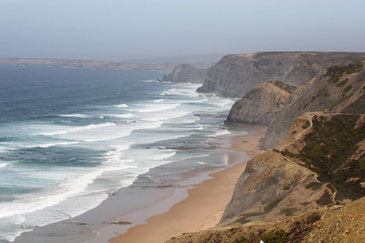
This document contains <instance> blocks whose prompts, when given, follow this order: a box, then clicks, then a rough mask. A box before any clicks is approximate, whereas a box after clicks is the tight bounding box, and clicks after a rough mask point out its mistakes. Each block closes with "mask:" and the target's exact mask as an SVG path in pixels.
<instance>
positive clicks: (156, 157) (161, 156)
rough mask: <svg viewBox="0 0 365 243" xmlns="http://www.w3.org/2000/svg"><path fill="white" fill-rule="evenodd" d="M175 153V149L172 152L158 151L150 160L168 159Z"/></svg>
mask: <svg viewBox="0 0 365 243" xmlns="http://www.w3.org/2000/svg"><path fill="white" fill-rule="evenodd" d="M175 155H176V151H174V152H168V153H160V154H157V155H154V156H152V158H151V159H152V160H155V161H156V160H164V159H168V158H171V157H174V156H175Z"/></svg>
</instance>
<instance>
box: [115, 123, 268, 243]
mask: <svg viewBox="0 0 365 243" xmlns="http://www.w3.org/2000/svg"><path fill="white" fill-rule="evenodd" d="M244 130H246V131H247V132H248V134H247V135H244V136H238V137H235V138H234V141H233V142H232V147H231V148H229V149H232V150H237V151H245V152H247V153H248V154H249V155H250V157H251V158H252V157H254V156H256V155H257V154H259V153H262V152H263V151H262V150H259V148H258V146H259V141H260V138H261V137H262V136H263V135H264V133H265V128H264V127H261V126H250V127H245V128H244ZM230 160H231V158H229V162H230ZM232 160H233V158H232ZM246 162H247V161H242V162H241V163H238V164H236V165H234V166H232V167H229V168H227V169H224V170H222V171H219V172H217V173H214V174H211V177H212V179H208V180H206V181H204V182H202V183H200V184H197V185H194V186H193V188H192V189H189V190H188V198H186V199H185V200H183V201H181V202H179V203H177V204H176V205H174V206H172V208H171V209H170V210H169V211H168V212H167V213H163V214H160V215H156V216H153V217H151V218H149V219H147V222H148V223H147V224H143V225H137V226H135V227H132V228H131V229H129V230H128V231H127V232H126V233H125V234H123V235H120V236H117V237H115V238H113V239H110V240H109V241H110V242H111V243H144V242H146V243H147V242H148V243H161V242H165V241H166V240H168V239H170V238H172V237H174V236H178V235H180V234H182V233H184V232H192V231H198V230H203V229H208V228H210V227H214V226H215V225H216V224H217V223H218V222H219V219H220V218H221V215H222V213H223V210H224V208H225V207H226V205H227V204H228V202H229V201H230V199H231V197H232V193H233V189H234V186H235V184H236V182H237V179H238V178H239V176H240V175H241V174H242V172H243V171H244V169H245V167H246Z"/></svg>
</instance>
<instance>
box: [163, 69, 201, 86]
mask: <svg viewBox="0 0 365 243" xmlns="http://www.w3.org/2000/svg"><path fill="white" fill-rule="evenodd" d="M206 75H207V69H198V68H195V67H193V66H192V65H190V64H179V65H177V66H176V67H175V68H174V69H173V70H172V71H171V72H170V73H169V74H168V75H167V76H165V77H164V78H163V80H164V81H172V82H189V83H203V81H204V79H205V77H206Z"/></svg>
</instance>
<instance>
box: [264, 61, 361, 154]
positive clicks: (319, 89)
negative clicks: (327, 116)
mask: <svg viewBox="0 0 365 243" xmlns="http://www.w3.org/2000/svg"><path fill="white" fill-rule="evenodd" d="M364 67H365V58H364V61H361V62H356V63H350V64H347V65H340V66H331V67H329V68H326V69H321V71H320V72H319V73H318V74H317V75H316V76H315V77H314V78H313V79H312V80H310V81H308V82H307V83H306V84H305V85H303V86H302V87H300V88H298V89H297V91H296V92H295V94H294V97H293V99H292V101H291V102H289V103H288V104H287V105H286V106H285V107H284V108H283V109H281V111H279V112H278V113H277V114H276V115H275V116H274V118H273V120H272V121H271V123H270V125H269V126H268V130H267V132H266V134H265V137H264V139H263V143H262V147H263V148H272V147H274V146H275V145H276V143H277V142H278V141H279V140H280V139H281V138H283V137H284V135H285V134H286V133H287V131H288V129H289V127H290V125H291V123H292V122H293V121H294V120H295V119H296V118H297V117H298V116H299V115H301V114H302V113H303V112H309V111H311V112H313V111H324V112H326V113H337V112H344V113H351V114H363V113H365V68H364Z"/></svg>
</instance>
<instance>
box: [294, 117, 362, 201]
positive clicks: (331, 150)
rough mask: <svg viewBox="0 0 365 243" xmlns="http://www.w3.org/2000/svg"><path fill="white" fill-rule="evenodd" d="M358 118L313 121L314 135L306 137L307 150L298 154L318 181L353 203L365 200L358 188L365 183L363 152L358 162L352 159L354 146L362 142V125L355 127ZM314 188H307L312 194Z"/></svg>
mask: <svg viewBox="0 0 365 243" xmlns="http://www.w3.org/2000/svg"><path fill="white" fill-rule="evenodd" d="M359 117H360V116H359V115H336V116H333V117H332V119H330V118H325V117H319V118H318V117H317V118H314V119H313V132H311V133H310V134H307V135H306V136H305V138H304V142H305V143H306V146H305V147H304V148H303V149H302V150H301V151H300V152H299V154H298V156H299V158H300V160H302V161H303V162H304V163H305V166H306V167H308V168H309V169H311V170H312V171H314V172H316V173H317V174H319V180H320V181H322V182H330V183H331V184H332V185H333V186H334V187H336V189H337V190H338V191H339V193H338V195H340V196H344V197H347V198H352V199H356V198H359V197H361V196H365V189H364V188H362V187H361V185H360V181H364V180H365V173H364V170H363V168H364V159H365V153H364V151H362V152H361V151H360V153H362V154H358V157H359V159H358V160H357V159H353V155H354V154H356V153H357V152H358V149H359V148H358V146H357V144H358V143H359V142H360V141H362V140H363V139H365V124H364V123H360V124H357V121H358V119H359ZM351 178H359V179H358V180H350V179H351ZM317 186H319V185H317V184H314V183H310V184H308V185H307V188H312V189H313V190H314V189H315V188H316V187H317ZM323 199H325V198H323ZM322 201H325V200H322Z"/></svg>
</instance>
